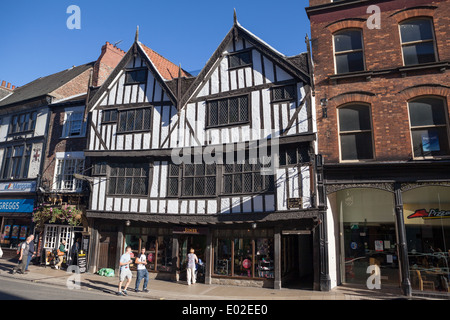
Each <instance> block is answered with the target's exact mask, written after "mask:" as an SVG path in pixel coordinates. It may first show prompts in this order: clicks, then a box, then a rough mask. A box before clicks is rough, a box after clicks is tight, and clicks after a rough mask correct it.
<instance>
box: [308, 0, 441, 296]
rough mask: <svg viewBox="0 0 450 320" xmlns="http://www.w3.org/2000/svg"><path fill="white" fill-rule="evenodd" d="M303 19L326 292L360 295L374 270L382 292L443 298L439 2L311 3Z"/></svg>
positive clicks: (323, 0) (314, 0)
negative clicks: (355, 286) (350, 286)
mask: <svg viewBox="0 0 450 320" xmlns="http://www.w3.org/2000/svg"><path fill="white" fill-rule="evenodd" d="M306 12H307V14H308V17H309V19H310V23H311V51H312V60H313V64H314V83H315V88H314V89H315V99H316V106H317V114H316V118H317V132H318V152H319V154H321V155H322V156H323V165H324V181H323V182H324V192H326V198H327V209H328V214H327V227H328V243H329V247H328V250H329V252H328V257H329V261H328V266H329V276H330V279H329V280H330V284H331V287H333V286H336V285H340V284H345V283H359V284H363V285H366V284H367V282H366V281H367V279H368V277H369V274H368V273H367V272H368V270H369V269H368V267H369V266H373V265H376V266H378V267H379V270H381V277H380V278H378V279H381V284H382V285H383V286H389V285H392V286H394V287H401V288H402V289H403V291H404V292H405V293H406V294H408V295H409V294H411V292H413V293H423V292H426V291H428V292H430V291H433V292H448V287H449V286H448V281H447V280H448V263H449V262H450V261H449V252H450V251H448V249H449V248H450V238H449V234H450V232H449V231H450V223H449V222H450V221H449V219H443V217H445V216H448V215H450V211H449V210H450V188H449V187H450V162H449V159H450V144H449V140H450V139H449V134H450V130H449V102H450V101H449V97H450V86H449V82H450V81H449V80H450V77H449V72H448V68H449V62H450V28H449V25H450V23H449V22H450V17H449V13H450V1H447V0H434V1H432V0H414V1H400V0H391V1H386V0H379V1H367V0H346V1H332V0H310V1H309V7H308V8H306ZM420 210H424V211H420ZM421 212H422V213H423V212H425V213H423V215H420V214H419V213H421ZM437 213H440V214H437ZM432 218H433V219H432ZM437 252H443V255H442V257H441V258H442V260H441V261H440V262H439V259H441V258H439V257H438V256H437ZM433 270H434V271H435V272H434V273H433ZM436 270H437V271H436Z"/></svg>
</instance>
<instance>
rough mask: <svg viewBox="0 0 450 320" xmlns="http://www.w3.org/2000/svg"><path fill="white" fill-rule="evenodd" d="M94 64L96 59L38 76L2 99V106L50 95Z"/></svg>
mask: <svg viewBox="0 0 450 320" xmlns="http://www.w3.org/2000/svg"><path fill="white" fill-rule="evenodd" d="M94 64H95V61H93V62H90V63H86V64H84V65H81V66H78V67H72V68H70V69H66V70H63V71H60V72H57V73H54V74H51V75H49V76H46V77H41V78H38V79H36V80H34V81H32V82H30V83H27V84H26V85H24V86H22V87H18V88H16V89H15V90H14V91H13V94H12V95H10V96H9V97H7V98H6V99H4V100H2V101H0V107H4V106H7V105H11V104H16V103H19V102H21V101H27V100H31V99H34V98H38V97H42V96H46V95H49V94H50V93H51V92H53V91H55V90H56V89H58V88H59V87H61V86H63V85H64V84H66V83H67V82H69V81H70V80H72V79H74V78H75V77H77V76H79V75H80V74H82V73H83V72H85V71H86V70H88V69H90V68H93V67H94Z"/></svg>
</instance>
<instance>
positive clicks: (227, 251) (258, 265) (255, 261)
mask: <svg viewBox="0 0 450 320" xmlns="http://www.w3.org/2000/svg"><path fill="white" fill-rule="evenodd" d="M219 233H220V235H218V237H217V238H216V239H214V274H215V275H218V276H230V277H246V278H266V279H271V278H274V260H273V257H274V251H273V238H266V237H264V238H260V237H258V235H257V234H252V232H251V231H249V230H220V232H219ZM246 233H247V234H246ZM259 233H261V234H260V235H262V233H264V234H265V235H268V234H267V230H259ZM232 234H235V235H236V234H238V235H239V234H241V235H242V236H243V237H239V238H234V237H232V236H231V235H232ZM227 235H229V236H227Z"/></svg>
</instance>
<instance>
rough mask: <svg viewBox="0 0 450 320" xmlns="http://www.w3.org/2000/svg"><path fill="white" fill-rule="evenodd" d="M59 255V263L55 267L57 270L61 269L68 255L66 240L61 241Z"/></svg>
mask: <svg viewBox="0 0 450 320" xmlns="http://www.w3.org/2000/svg"><path fill="white" fill-rule="evenodd" d="M57 253H58V263H57V264H56V265H55V269H61V264H62V262H63V260H64V258H63V257H64V255H65V254H66V253H67V250H66V240H63V241H61V244H60V245H59V248H58V250H57Z"/></svg>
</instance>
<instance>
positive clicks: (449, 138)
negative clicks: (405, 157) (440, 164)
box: [406, 95, 450, 160]
mask: <svg viewBox="0 0 450 320" xmlns="http://www.w3.org/2000/svg"><path fill="white" fill-rule="evenodd" d="M424 98H431V99H436V100H441V101H442V102H443V108H444V114H445V124H441V125H425V126H415V127H413V126H412V124H411V112H410V103H411V102H415V101H417V100H420V99H424ZM406 104H407V110H408V122H409V134H410V138H411V154H412V158H413V159H417V160H423V159H443V158H450V152H449V153H448V154H446V155H436V156H433V155H427V156H416V155H415V154H414V139H413V131H414V130H423V129H427V128H437V127H441V128H442V127H445V128H446V130H445V131H446V133H447V143H448V149H449V151H450V123H449V120H448V118H449V114H448V105H447V99H446V98H445V97H442V96H437V95H423V96H417V97H414V98H411V99H409V100H408V101H407V102H406Z"/></svg>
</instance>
